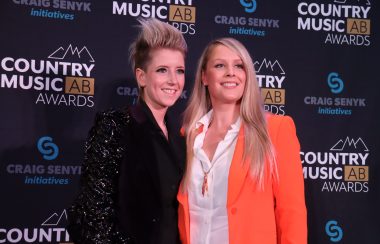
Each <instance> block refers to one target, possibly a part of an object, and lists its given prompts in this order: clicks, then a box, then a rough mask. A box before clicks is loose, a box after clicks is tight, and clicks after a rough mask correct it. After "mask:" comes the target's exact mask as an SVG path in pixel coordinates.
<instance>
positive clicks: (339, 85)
mask: <svg viewBox="0 0 380 244" xmlns="http://www.w3.org/2000/svg"><path fill="white" fill-rule="evenodd" d="M327 84H328V85H329V87H330V88H331V92H332V93H335V94H337V93H341V92H342V91H343V87H344V84H343V80H342V79H341V78H339V75H338V73H335V72H331V73H330V74H329V75H328V77H327Z"/></svg>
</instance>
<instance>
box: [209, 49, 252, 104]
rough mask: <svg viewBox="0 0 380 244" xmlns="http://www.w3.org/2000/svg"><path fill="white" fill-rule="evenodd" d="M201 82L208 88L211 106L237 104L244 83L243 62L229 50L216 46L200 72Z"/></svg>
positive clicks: (241, 94)
mask: <svg viewBox="0 0 380 244" xmlns="http://www.w3.org/2000/svg"><path fill="white" fill-rule="evenodd" d="M202 81H203V84H204V85H206V86H207V87H208V91H209V93H210V98H211V103H212V105H213V106H216V105H217V104H238V103H239V102H240V100H241V98H242V96H243V92H244V87H245V82H246V72H245V69H244V64H243V61H242V60H241V58H240V57H239V56H238V55H237V54H236V53H235V52H234V51H232V50H231V49H230V48H228V47H226V46H224V45H217V46H215V47H214V48H213V50H212V51H211V53H210V56H209V58H208V61H207V64H206V67H205V69H204V71H203V72H202Z"/></svg>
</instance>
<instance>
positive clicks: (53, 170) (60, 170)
mask: <svg viewBox="0 0 380 244" xmlns="http://www.w3.org/2000/svg"><path fill="white" fill-rule="evenodd" d="M37 150H38V151H39V152H40V153H41V154H42V157H43V159H45V160H46V161H48V162H51V161H52V160H54V159H57V157H58V153H59V149H58V146H57V144H55V143H53V138H52V137H50V136H43V137H41V138H39V139H38V141H37ZM80 165H81V164H80V163H75V164H69V163H67V164H46V163H44V162H40V163H9V164H8V165H7V166H6V172H7V173H8V174H10V175H15V176H22V177H23V182H24V184H27V185H68V184H69V183H70V181H71V179H70V176H76V175H80V174H81V170H82V167H81V166H80Z"/></svg>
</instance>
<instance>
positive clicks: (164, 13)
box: [112, 0, 196, 35]
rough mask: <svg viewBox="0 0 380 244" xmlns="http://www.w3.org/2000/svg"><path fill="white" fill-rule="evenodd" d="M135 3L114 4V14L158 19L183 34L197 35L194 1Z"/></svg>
mask: <svg viewBox="0 0 380 244" xmlns="http://www.w3.org/2000/svg"><path fill="white" fill-rule="evenodd" d="M138 2H139V1H135V2H125V1H123V2H121V1H113V2H112V14H114V15H124V16H131V17H134V18H138V17H144V18H157V19H160V20H162V21H164V22H168V23H169V24H171V25H173V26H174V27H176V28H177V29H178V30H180V31H181V32H182V33H183V34H188V35H194V34H195V33H196V25H195V24H196V7H193V0H173V1H170V0H168V1H155V0H140V2H141V3H138Z"/></svg>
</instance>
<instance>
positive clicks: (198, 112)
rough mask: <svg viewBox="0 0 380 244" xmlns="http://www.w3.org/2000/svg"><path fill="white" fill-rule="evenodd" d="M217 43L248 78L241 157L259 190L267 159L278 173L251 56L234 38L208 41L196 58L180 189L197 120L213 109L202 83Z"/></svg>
mask: <svg viewBox="0 0 380 244" xmlns="http://www.w3.org/2000/svg"><path fill="white" fill-rule="evenodd" d="M218 45H224V46H226V47H227V48H229V49H231V50H232V51H234V52H235V53H236V54H237V55H238V56H239V57H240V58H241V60H242V61H243V65H244V69H245V72H246V79H247V80H246V83H245V88H244V91H243V96H242V98H241V104H240V117H241V118H242V126H244V155H243V160H244V163H245V161H248V163H249V166H250V175H251V177H252V179H253V180H254V181H255V182H256V183H257V184H258V187H259V188H260V189H263V185H264V171H265V169H266V167H265V162H266V160H268V162H269V163H270V165H269V170H270V173H271V174H272V173H275V174H276V175H277V170H276V161H275V154H274V149H273V145H272V143H271V140H270V137H269V134H268V131H267V124H266V118H265V111H264V109H263V104H262V99H261V94H260V89H259V86H258V82H257V79H256V74H255V69H254V66H253V62H252V59H251V56H250V55H249V53H248V51H247V49H246V48H245V47H244V46H243V44H242V43H240V42H239V41H238V40H236V39H233V38H220V39H216V40H214V41H212V42H210V43H209V44H208V45H207V46H206V48H205V50H204V51H203V53H202V55H201V57H200V59H199V61H198V66H197V71H196V74H195V83H194V88H193V91H192V94H191V97H190V100H189V104H188V106H187V108H186V110H185V112H184V122H183V128H184V130H185V135H186V145H187V146H186V155H187V160H186V161H187V166H186V172H185V176H184V179H183V183H182V189H181V190H182V191H186V189H187V186H188V184H189V181H190V174H191V167H192V165H191V163H192V161H193V157H194V152H193V145H194V140H195V137H196V136H197V134H198V131H197V130H196V123H197V121H198V120H199V119H200V118H201V117H202V116H203V115H205V114H206V113H207V112H208V111H209V110H210V109H211V108H212V104H211V99H210V94H209V92H208V90H207V89H206V87H205V86H204V85H203V84H202V72H203V71H205V69H206V65H207V62H208V60H209V57H210V55H211V53H212V51H213V49H214V48H215V47H216V46H218Z"/></svg>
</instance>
